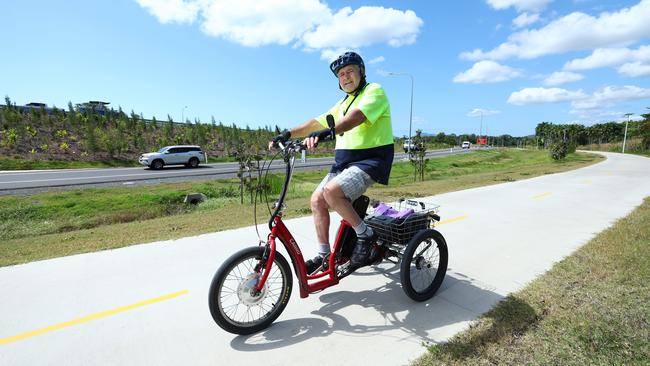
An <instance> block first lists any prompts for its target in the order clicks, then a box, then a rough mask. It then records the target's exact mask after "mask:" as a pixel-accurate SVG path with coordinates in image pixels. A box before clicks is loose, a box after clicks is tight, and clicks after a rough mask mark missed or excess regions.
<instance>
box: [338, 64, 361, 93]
mask: <svg viewBox="0 0 650 366" xmlns="http://www.w3.org/2000/svg"><path fill="white" fill-rule="evenodd" d="M337 75H338V77H339V85H341V89H343V91H345V92H346V93H351V92H353V91H355V90H356V89H357V88H358V87H359V84H360V83H361V70H360V69H359V66H357V65H347V66H343V67H342V68H340V69H339V72H338V74H337Z"/></svg>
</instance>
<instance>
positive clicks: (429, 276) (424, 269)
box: [400, 229, 448, 301]
mask: <svg viewBox="0 0 650 366" xmlns="http://www.w3.org/2000/svg"><path fill="white" fill-rule="evenodd" d="M447 260H448V253H447V242H446V241H445V238H444V237H443V236H442V234H440V233H439V232H438V231H436V230H433V229H426V230H421V231H420V232H418V233H417V234H415V236H414V237H413V238H412V239H411V240H410V241H409V243H408V245H407V246H406V249H405V250H404V254H403V256H402V263H401V265H400V278H401V280H402V289H403V290H404V292H405V293H406V295H407V296H408V297H410V298H411V299H413V300H415V301H426V300H429V299H430V298H431V297H433V295H434V294H435V293H436V291H438V288H440V285H441V284H442V280H444V278H445V273H446V272H447Z"/></svg>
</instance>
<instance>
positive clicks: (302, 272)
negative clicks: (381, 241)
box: [257, 146, 352, 298]
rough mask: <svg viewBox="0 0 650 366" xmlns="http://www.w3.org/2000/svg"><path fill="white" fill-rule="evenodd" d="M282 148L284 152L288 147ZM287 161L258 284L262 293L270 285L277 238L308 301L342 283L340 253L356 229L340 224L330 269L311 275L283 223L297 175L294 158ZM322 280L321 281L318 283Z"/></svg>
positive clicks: (296, 244) (291, 157)
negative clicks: (294, 175) (344, 239)
mask: <svg viewBox="0 0 650 366" xmlns="http://www.w3.org/2000/svg"><path fill="white" fill-rule="evenodd" d="M281 147H282V148H283V149H284V146H281ZM284 161H285V163H286V165H287V167H286V176H285V181H284V186H283V188H282V193H281V194H280V198H279V199H278V201H277V203H276V208H275V212H274V213H273V214H272V215H271V219H270V220H269V229H270V230H271V233H270V234H269V236H268V240H267V248H268V255H267V256H266V258H265V260H266V264H265V268H264V273H263V274H262V278H261V279H260V281H259V283H258V284H257V289H258V290H259V291H262V289H263V288H264V284H265V283H266V280H267V278H268V276H269V272H270V270H271V266H272V264H273V260H274V258H275V253H276V239H280V241H281V242H282V244H283V245H284V247H285V248H286V250H287V253H288V254H289V256H290V257H291V262H292V264H293V267H294V270H295V272H296V276H298V283H299V284H300V297H301V298H305V297H307V296H309V294H311V293H314V292H317V291H320V290H323V289H325V288H327V287H330V286H334V285H336V284H338V283H339V280H340V279H339V277H338V273H337V272H336V270H337V268H336V264H337V263H336V257H337V256H336V254H337V253H338V252H339V250H340V249H341V246H342V245H343V240H342V239H343V237H344V235H345V233H346V231H347V230H352V226H351V225H350V223H348V222H347V221H346V220H341V224H340V225H339V229H338V232H337V234H336V239H335V241H334V245H333V248H332V254H331V255H330V256H329V261H328V267H327V270H325V271H322V272H319V273H316V274H313V275H310V274H308V273H307V271H306V268H305V260H304V257H303V255H302V251H301V250H300V246H299V245H298V243H297V242H296V240H295V239H294V238H293V235H291V232H290V231H289V229H288V228H287V226H286V225H285V224H284V222H283V221H282V205H283V204H284V200H285V198H286V193H287V188H288V186H289V182H290V181H291V176H292V174H293V166H294V162H295V157H294V156H293V155H289V154H285V156H284ZM321 278H323V279H321ZM318 279H321V280H320V281H316V280H318ZM310 282H311V283H310Z"/></svg>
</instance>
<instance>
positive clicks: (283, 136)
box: [272, 130, 291, 145]
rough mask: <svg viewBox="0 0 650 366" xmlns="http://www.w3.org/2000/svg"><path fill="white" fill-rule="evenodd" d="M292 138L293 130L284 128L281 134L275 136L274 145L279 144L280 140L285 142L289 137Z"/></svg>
mask: <svg viewBox="0 0 650 366" xmlns="http://www.w3.org/2000/svg"><path fill="white" fill-rule="evenodd" d="M290 138H291V131H289V130H284V131H282V132H281V133H280V134H279V135H277V136H275V137H274V138H273V140H272V142H273V145H277V144H278V142H281V143H285V142H287V140H288V139H290Z"/></svg>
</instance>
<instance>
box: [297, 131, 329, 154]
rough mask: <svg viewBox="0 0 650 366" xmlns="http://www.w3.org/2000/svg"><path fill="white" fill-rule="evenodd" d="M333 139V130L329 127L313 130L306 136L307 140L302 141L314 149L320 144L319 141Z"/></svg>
mask: <svg viewBox="0 0 650 366" xmlns="http://www.w3.org/2000/svg"><path fill="white" fill-rule="evenodd" d="M330 139H332V130H331V129H329V128H326V129H323V130H320V131H316V132H312V133H310V134H309V136H307V138H305V140H304V141H303V142H302V143H303V144H304V145H305V146H306V147H307V149H309V150H314V149H315V148H316V146H317V145H318V142H319V141H327V140H330Z"/></svg>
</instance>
